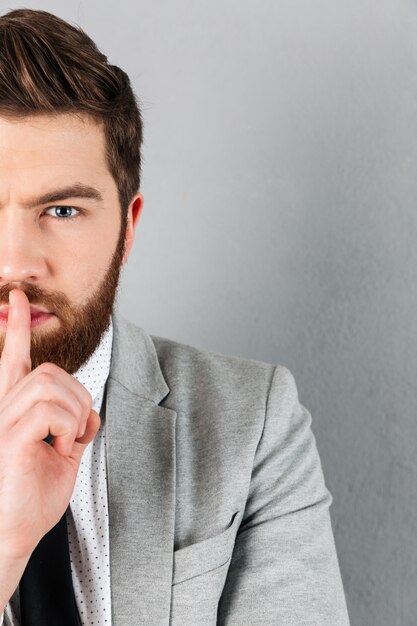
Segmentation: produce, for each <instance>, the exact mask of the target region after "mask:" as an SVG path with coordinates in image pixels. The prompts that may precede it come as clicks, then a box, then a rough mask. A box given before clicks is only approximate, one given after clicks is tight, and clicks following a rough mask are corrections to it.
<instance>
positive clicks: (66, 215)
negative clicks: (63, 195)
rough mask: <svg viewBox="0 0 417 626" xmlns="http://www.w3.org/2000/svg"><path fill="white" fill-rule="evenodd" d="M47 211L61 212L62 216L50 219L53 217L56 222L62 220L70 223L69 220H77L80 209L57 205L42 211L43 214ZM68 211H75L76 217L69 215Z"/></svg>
mask: <svg viewBox="0 0 417 626" xmlns="http://www.w3.org/2000/svg"><path fill="white" fill-rule="evenodd" d="M48 211H59V212H62V213H63V214H64V215H55V216H53V215H52V216H51V217H55V219H57V220H61V221H62V220H64V221H67V222H70V221H71V220H74V219H77V218H78V217H79V216H80V213H81V211H80V209H76V208H75V207H73V206H61V205H57V206H52V207H49V209H46V211H44V213H45V214H46V213H47V212H48ZM70 211H77V215H69V212H70Z"/></svg>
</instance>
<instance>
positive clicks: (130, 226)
mask: <svg viewBox="0 0 417 626" xmlns="http://www.w3.org/2000/svg"><path fill="white" fill-rule="evenodd" d="M143 204H144V199H143V196H142V194H141V193H137V194H136V195H135V196H133V198H132V201H131V203H130V204H129V207H128V210H127V225H126V238H125V253H124V256H123V261H122V265H124V264H125V263H126V262H127V260H128V258H129V254H130V250H131V249H132V246H133V240H134V238H135V231H136V226H137V223H138V220H139V216H140V214H141V212H142V208H143Z"/></svg>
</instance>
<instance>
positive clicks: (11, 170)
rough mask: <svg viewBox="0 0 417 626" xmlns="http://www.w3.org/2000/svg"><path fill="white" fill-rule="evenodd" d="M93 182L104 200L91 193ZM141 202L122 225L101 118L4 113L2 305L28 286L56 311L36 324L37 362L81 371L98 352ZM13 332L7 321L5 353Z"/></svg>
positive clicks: (1, 334)
mask: <svg viewBox="0 0 417 626" xmlns="http://www.w3.org/2000/svg"><path fill="white" fill-rule="evenodd" d="M69 188H72V189H70V191H69V197H68V195H67V193H66V192H65V190H67V191H68V190H69ZM87 188H89V189H87ZM89 190H90V192H91V194H90V195H96V196H97V198H93V197H83V195H86V193H85V192H86V191H87V192H88V191H89ZM95 192H97V193H95ZM47 194H48V195H50V196H51V198H50V199H46V197H45V196H46V195H47ZM52 195H53V196H54V198H52ZM87 195H88V193H87ZM42 196H44V198H42ZM99 197H100V198H101V199H100V198H99ZM142 205H143V198H142V196H141V195H140V194H137V195H136V196H135V197H134V198H133V199H132V202H131V204H130V206H129V210H128V220H127V223H125V224H122V223H121V221H122V220H121V215H120V205H119V199H118V192H117V187H116V183H115V181H114V179H113V177H112V175H111V174H110V172H109V170H108V167H107V164H106V161H105V138H104V131H103V129H102V126H101V125H99V124H96V123H95V122H94V121H93V120H91V119H89V118H87V117H85V116H83V117H81V116H78V117H76V116H74V115H70V114H60V115H56V116H50V115H36V116H30V117H25V118H22V119H19V120H13V121H12V120H10V119H8V118H5V117H2V116H0V307H4V306H8V299H9V292H10V291H11V290H12V289H13V288H19V289H22V290H23V291H24V292H25V294H26V296H27V298H28V300H29V302H30V304H32V305H33V306H35V307H38V308H40V309H43V310H46V311H49V312H51V313H53V314H54V316H52V317H51V318H49V320H47V321H46V322H44V323H43V324H41V325H39V326H36V327H34V328H32V330H31V359H32V370H33V369H35V368H36V367H38V366H39V365H40V364H41V363H45V362H48V363H55V364H56V365H58V366H59V367H61V368H62V369H64V370H65V371H66V372H68V373H69V374H74V373H75V372H76V371H77V370H78V369H79V368H80V367H81V366H82V365H83V364H84V363H85V362H86V361H87V360H88V358H89V357H90V356H91V354H93V352H94V350H95V349H96V348H97V346H98V345H99V343H100V341H101V338H102V336H103V334H104V332H105V331H106V329H107V328H108V324H109V322H110V316H111V313H112V309H113V305H114V301H115V298H116V293H117V287H118V282H119V276H120V270H121V268H122V265H123V263H125V262H126V260H127V257H128V254H129V252H130V249H131V246H132V243H133V236H134V231H135V228H136V223H137V220H138V217H139V214H140V212H141V209H142ZM72 217H74V218H75V219H71V218H72ZM59 218H62V219H59ZM5 334H6V327H5V326H0V354H1V352H2V351H3V348H4V339H5Z"/></svg>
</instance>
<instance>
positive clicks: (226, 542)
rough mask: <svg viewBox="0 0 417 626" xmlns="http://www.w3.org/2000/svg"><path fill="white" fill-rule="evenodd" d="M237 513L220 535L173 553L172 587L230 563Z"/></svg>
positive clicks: (237, 520)
mask: <svg viewBox="0 0 417 626" xmlns="http://www.w3.org/2000/svg"><path fill="white" fill-rule="evenodd" d="M239 513H240V511H236V513H234V514H233V517H232V520H231V522H230V524H229V526H228V527H227V528H226V529H225V530H223V531H222V532H221V533H219V534H217V535H215V536H214V537H209V538H208V539H204V540H203V541H199V542H198V543H193V544H192V545H190V546H186V547H185V548H180V549H179V550H175V551H174V572H173V579H172V584H173V585H177V584H179V583H182V582H185V581H186V580H189V579H190V578H194V577H196V576H201V574H205V573H207V572H210V571H211V570H214V569H216V568H218V567H221V566H222V565H225V564H226V563H228V562H229V561H230V559H231V558H232V552H233V546H234V543H235V538H236V533H237V529H238V522H239Z"/></svg>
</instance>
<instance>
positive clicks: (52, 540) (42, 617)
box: [19, 441, 81, 626]
mask: <svg viewBox="0 0 417 626" xmlns="http://www.w3.org/2000/svg"><path fill="white" fill-rule="evenodd" d="M48 443H49V441H48ZM19 595H20V613H21V626H79V625H80V624H81V620H80V617H79V614H78V610H77V605H76V603H75V595H74V588H73V586H72V576H71V561H70V553H69V544H68V530H67V521H66V512H65V513H64V515H63V516H62V517H61V519H60V520H59V522H58V524H56V526H54V527H53V528H51V530H50V531H49V532H48V533H46V535H45V536H44V537H42V539H41V540H40V542H39V543H38V545H37V546H36V548H35V550H34V551H33V552H32V554H31V556H30V559H29V561H28V563H27V565H26V569H25V571H24V572H23V576H22V578H21V580H20V583H19Z"/></svg>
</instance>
